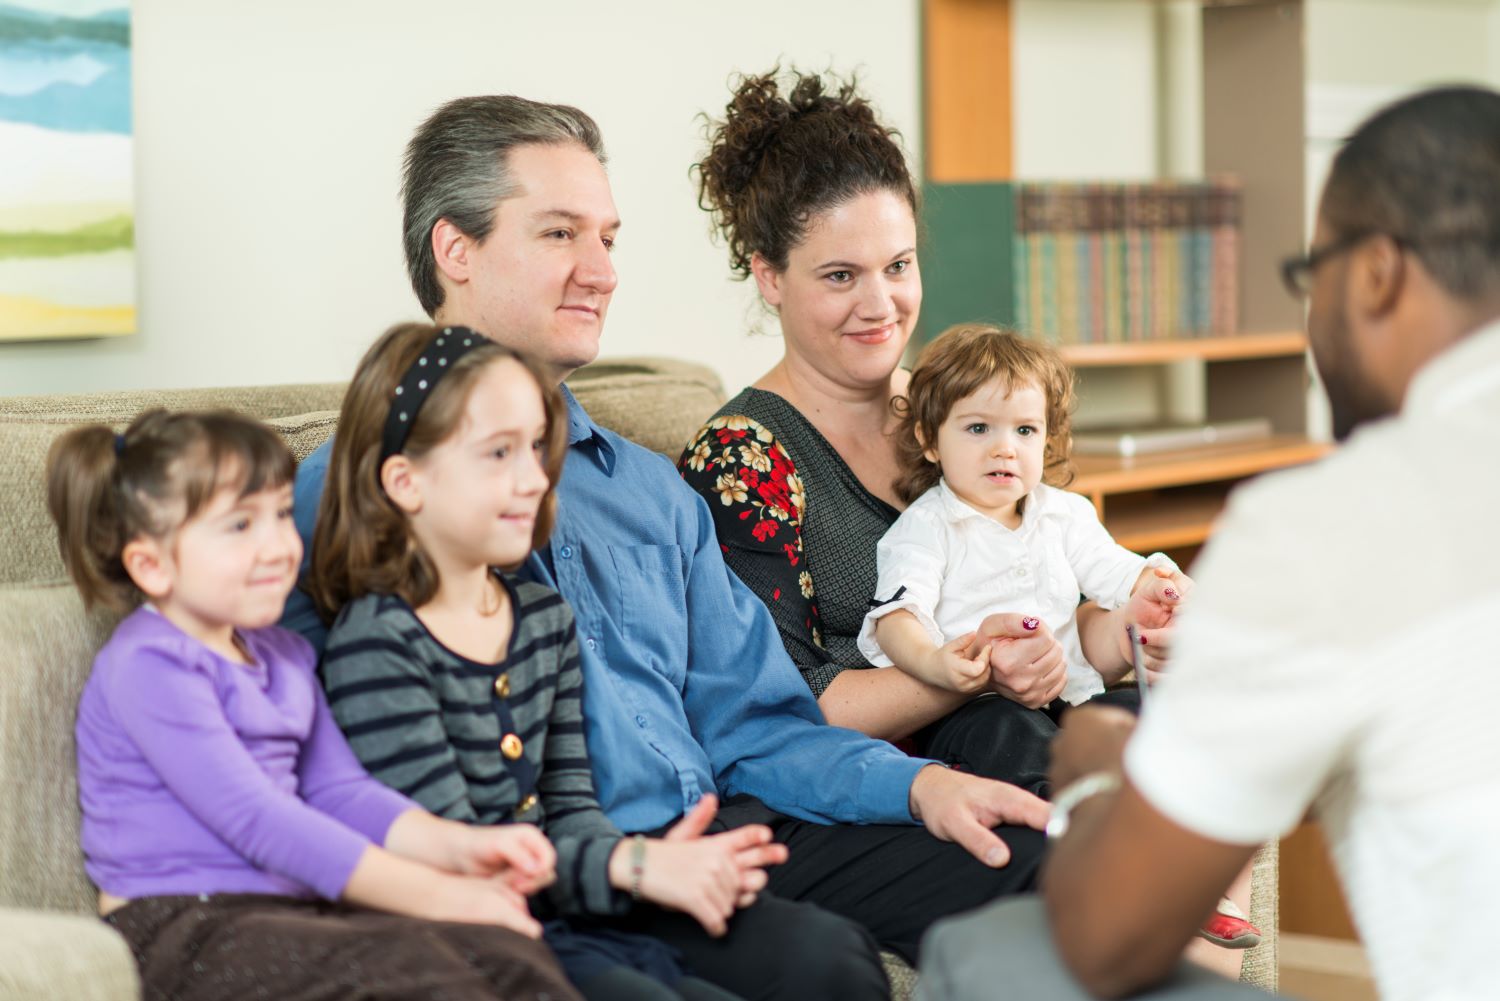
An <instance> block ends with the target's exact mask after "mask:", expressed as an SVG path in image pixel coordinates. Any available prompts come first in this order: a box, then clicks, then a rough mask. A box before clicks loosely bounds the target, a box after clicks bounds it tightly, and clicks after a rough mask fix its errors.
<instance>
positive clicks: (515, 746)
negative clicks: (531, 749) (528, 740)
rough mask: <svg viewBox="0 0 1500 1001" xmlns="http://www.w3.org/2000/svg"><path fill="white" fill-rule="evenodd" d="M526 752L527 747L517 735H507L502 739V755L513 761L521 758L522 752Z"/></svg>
mask: <svg viewBox="0 0 1500 1001" xmlns="http://www.w3.org/2000/svg"><path fill="white" fill-rule="evenodd" d="M524 750H526V745H525V744H523V743H521V738H520V737H517V736H516V735H515V734H513V733H507V734H506V735H505V736H504V737H501V738H500V753H501V754H503V755H505V756H506V757H507V758H509V759H510V760H511V761H514V760H516V759H517V758H519V757H520V756H521V752H522V751H524Z"/></svg>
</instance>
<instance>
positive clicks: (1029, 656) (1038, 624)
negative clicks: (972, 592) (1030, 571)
mask: <svg viewBox="0 0 1500 1001" xmlns="http://www.w3.org/2000/svg"><path fill="white" fill-rule="evenodd" d="M974 636H975V640H974V642H975V643H976V644H979V643H982V644H984V646H985V647H986V648H987V649H988V651H989V654H988V660H989V667H990V684H989V687H990V689H991V690H992V691H996V692H999V693H1000V694H1001V695H1003V696H1005V697H1006V698H1007V699H1010V700H1011V701H1012V702H1019V703H1020V704H1021V705H1023V706H1026V707H1027V708H1028V709H1040V708H1041V707H1042V706H1044V705H1046V704H1047V703H1049V702H1051V701H1052V700H1053V699H1055V698H1057V697H1058V696H1060V695H1061V694H1062V692H1063V688H1064V687H1065V686H1066V685H1067V683H1068V662H1067V658H1066V657H1064V655H1063V648H1062V644H1061V643H1059V642H1057V637H1056V636H1053V635H1052V630H1051V629H1050V628H1048V626H1047V623H1045V622H1043V621H1042V620H1041V619H1039V618H1036V617H1035V616H1030V615H1020V614H1017V613H1015V612H997V613H995V614H994V615H987V616H985V618H984V621H983V622H981V623H979V628H978V629H977V630H975V633H974ZM972 649H973V647H971V648H970V650H971V651H972Z"/></svg>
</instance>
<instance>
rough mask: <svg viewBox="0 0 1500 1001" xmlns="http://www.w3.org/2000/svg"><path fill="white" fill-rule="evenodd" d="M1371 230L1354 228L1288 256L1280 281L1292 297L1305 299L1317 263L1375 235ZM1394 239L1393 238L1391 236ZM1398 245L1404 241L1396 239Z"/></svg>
mask: <svg viewBox="0 0 1500 1001" xmlns="http://www.w3.org/2000/svg"><path fill="white" fill-rule="evenodd" d="M1375 235H1376V233H1375V232H1374V231H1373V230H1356V231H1355V232H1353V233H1349V234H1347V235H1346V236H1341V237H1339V238H1338V239H1337V240H1334V241H1333V242H1332V243H1326V244H1324V245H1323V246H1321V247H1314V248H1312V249H1309V250H1308V252H1307V253H1305V254H1297V255H1295V256H1292V257H1288V258H1286V259H1285V260H1283V261H1282V262H1281V283H1282V284H1283V285H1285V286H1286V290H1287V292H1289V293H1291V295H1292V296H1293V297H1294V298H1297V299H1305V298H1307V296H1308V295H1309V294H1310V293H1311V292H1312V286H1313V272H1314V271H1316V270H1317V268H1318V265H1319V264H1322V263H1323V262H1324V261H1327V260H1329V259H1330V258H1333V257H1337V256H1338V255H1339V254H1342V253H1344V252H1345V251H1348V250H1352V249H1353V248H1354V247H1356V246H1358V245H1359V244H1360V243H1362V242H1363V241H1365V240H1368V239H1369V238H1370V237H1372V236H1375ZM1393 239H1395V238H1393ZM1396 245H1397V246H1398V247H1404V246H1405V245H1406V241H1404V240H1401V239H1396Z"/></svg>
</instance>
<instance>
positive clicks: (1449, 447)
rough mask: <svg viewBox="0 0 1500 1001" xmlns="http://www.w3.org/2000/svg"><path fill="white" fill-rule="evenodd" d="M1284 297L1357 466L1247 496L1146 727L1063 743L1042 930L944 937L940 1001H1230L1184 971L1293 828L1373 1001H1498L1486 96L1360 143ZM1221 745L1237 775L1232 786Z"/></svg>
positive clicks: (1367, 134) (1499, 667)
mask: <svg viewBox="0 0 1500 1001" xmlns="http://www.w3.org/2000/svg"><path fill="white" fill-rule="evenodd" d="M1282 273H1283V276H1284V278H1285V279H1286V282H1287V285H1288V287H1289V288H1291V289H1292V290H1293V291H1294V292H1296V293H1298V294H1301V295H1307V296H1308V297H1309V298H1310V307H1309V311H1308V319H1307V327H1308V339H1309V342H1310V344H1311V347H1312V352H1313V358H1314V361H1315V362H1316V364H1317V368H1318V371H1319V373H1320V374H1321V376H1322V378H1323V383H1324V388H1325V389H1326V391H1327V393H1328V397H1329V401H1330V403H1331V404H1332V410H1333V424H1334V435H1335V437H1337V438H1338V439H1339V440H1341V441H1344V440H1345V439H1347V442H1346V443H1345V444H1344V446H1343V447H1342V448H1341V449H1339V450H1338V451H1337V452H1335V453H1334V454H1333V455H1331V456H1330V457H1328V458H1326V459H1324V460H1323V461H1321V462H1319V463H1317V464H1315V465H1313V466H1309V467H1304V468H1301V469H1296V470H1290V471H1286V472H1282V473H1278V474H1275V475H1273V476H1269V477H1266V478H1264V479H1262V480H1258V481H1256V482H1255V483H1253V484H1252V485H1249V486H1246V487H1244V488H1242V489H1240V490H1238V491H1236V493H1235V494H1234V496H1233V497H1232V499H1231V501H1230V503H1229V506H1228V510H1227V511H1226V513H1225V515H1224V516H1223V517H1222V518H1221V519H1220V522H1219V524H1218V527H1217V528H1216V530H1215V534H1214V537H1213V539H1212V540H1210V542H1209V543H1208V546H1207V548H1206V549H1205V551H1204V553H1203V555H1202V557H1201V558H1200V560H1199V562H1198V564H1197V566H1196V568H1195V569H1196V570H1197V578H1198V587H1197V589H1196V591H1195V593H1194V596H1193V610H1192V615H1191V616H1188V617H1185V618H1184V620H1183V624H1182V626H1181V628H1180V630H1179V634H1178V637H1177V639H1176V641H1175V644H1174V649H1173V659H1172V667H1171V670H1170V671H1169V672H1167V673H1165V674H1164V676H1163V679H1162V681H1161V683H1160V684H1159V685H1158V686H1157V688H1156V689H1155V690H1154V692H1153V697H1152V699H1151V703H1150V705H1149V706H1147V707H1146V709H1145V711H1144V713H1143V714H1142V716H1141V720H1140V724H1139V726H1136V723H1135V720H1134V718H1133V717H1131V716H1129V715H1127V714H1124V713H1120V712H1118V711H1117V710H1111V709H1105V708H1100V709H1095V708H1084V709H1080V710H1077V711H1075V712H1073V713H1070V714H1069V716H1068V718H1067V720H1066V721H1065V722H1064V725H1063V727H1062V732H1061V734H1060V736H1059V737H1058V738H1057V739H1056V740H1055V741H1054V742H1053V765H1052V773H1051V774H1052V780H1053V782H1054V783H1055V784H1056V785H1057V786H1058V787H1059V788H1060V789H1061V790H1062V791H1061V792H1059V793H1058V794H1057V796H1056V797H1055V799H1054V807H1053V817H1052V821H1051V822H1050V824H1049V834H1054V835H1056V837H1055V838H1054V842H1053V849H1052V851H1051V853H1050V855H1049V861H1048V862H1047V865H1046V869H1045V871H1044V874H1043V896H1044V899H1045V902H1046V916H1045V917H1046V918H1047V919H1050V920H1044V915H1043V914H1042V913H1041V909H1040V908H1039V907H1038V905H1037V904H1036V902H1035V901H1026V902H1022V905H1021V906H1020V907H1019V908H1017V907H1005V906H990V907H986V908H983V909H981V910H980V911H977V912H975V913H974V914H972V915H970V916H967V917H964V918H961V919H958V920H957V921H955V922H953V923H950V924H946V925H945V926H941V927H939V928H937V929H935V930H934V931H932V932H931V933H930V934H929V936H928V938H927V939H926V940H925V951H924V953H923V957H924V958H923V971H924V973H923V976H924V978H925V981H926V982H925V983H924V987H923V989H924V990H926V991H928V992H930V993H929V994H928V995H927V996H929V997H934V998H936V997H942V998H945V999H951V1001H967V999H970V998H979V997H984V996H987V994H988V992H989V991H990V990H991V989H992V985H993V984H994V982H995V979H996V977H997V976H998V975H1001V974H1002V973H1003V975H1004V976H1005V978H1006V980H1007V984H1008V985H1013V986H1014V987H1015V988H1016V989H1017V993H1016V996H1018V997H1028V998H1038V999H1071V998H1078V997H1082V996H1084V992H1085V991H1087V992H1088V993H1089V994H1092V995H1093V996H1098V997H1122V996H1125V995H1134V994H1136V993H1137V992H1139V991H1141V990H1142V989H1143V988H1147V987H1151V986H1153V985H1161V984H1163V983H1164V982H1167V981H1169V979H1170V978H1171V977H1173V975H1174V973H1175V975H1176V977H1177V978H1178V979H1177V981H1176V982H1175V983H1169V984H1168V986H1166V987H1164V988H1161V989H1159V990H1157V991H1153V992H1152V993H1151V994H1150V995H1149V996H1150V997H1153V998H1156V997H1161V998H1173V999H1178V998H1182V999H1186V998H1194V999H1196V998H1200V997H1226V998H1227V997H1231V996H1233V997H1239V994H1238V993H1237V992H1238V991H1239V990H1240V988H1239V987H1238V985H1232V984H1228V983H1224V982H1219V983H1212V982H1210V981H1202V982H1199V983H1190V982H1189V981H1190V980H1191V979H1192V974H1188V973H1184V972H1183V971H1181V970H1180V969H1178V967H1177V965H1176V963H1177V957H1178V956H1179V955H1180V953H1181V950H1182V945H1183V943H1184V942H1186V941H1188V940H1189V938H1190V936H1191V935H1192V933H1193V930H1194V928H1195V927H1196V925H1197V923H1198V922H1199V921H1201V920H1202V916H1203V915H1204V914H1205V913H1207V912H1208V911H1209V909H1210V908H1212V906H1213V901H1214V900H1215V898H1216V897H1217V895H1218V894H1219V893H1221V892H1222V891H1223V888H1224V886H1225V884H1226V883H1227V882H1228V881H1229V880H1230V879H1231V878H1232V877H1233V876H1234V874H1235V873H1237V872H1239V871H1240V869H1242V868H1243V866H1244V864H1245V862H1246V861H1247V860H1248V859H1249V858H1250V856H1251V854H1252V853H1253V852H1254V851H1255V848H1256V846H1257V845H1259V844H1261V843H1263V842H1266V841H1268V840H1270V839H1273V838H1277V837H1280V836H1282V835H1284V834H1286V833H1287V832H1289V831H1291V830H1292V829H1293V828H1294V827H1296V826H1297V824H1298V823H1299V822H1300V821H1301V820H1302V819H1303V818H1304V817H1305V816H1308V815H1311V816H1313V817H1314V818H1316V819H1317V820H1318V821H1319V822H1320V823H1321V825H1322V828H1323V831H1324V833H1325V834H1326V835H1327V838H1328V841H1329V847H1330V849H1331V852H1332V855H1333V859H1334V862H1335V865H1336V868H1337V870H1338V874H1339V878H1340V882H1341V883H1342V885H1343V888H1344V892H1345V896H1346V897H1347V899H1348V901H1349V904H1350V909H1351V912H1352V916H1353V918H1354V923H1355V925H1356V927H1357V929H1358V931H1359V934H1360V938H1361V939H1362V940H1363V942H1364V945H1365V947H1366V953H1367V955H1368V957H1369V962H1370V967H1371V970H1372V972H1373V974H1374V979H1375V981H1376V985H1377V988H1378V989H1379V991H1380V996H1381V997H1382V998H1384V999H1386V1001H1418V999H1432V1001H1438V999H1441V1001H1460V999H1463V1001H1467V999H1479V998H1495V997H1496V996H1497V995H1500V987H1497V984H1500V971H1497V969H1496V965H1495V958H1494V934H1493V932H1492V931H1491V928H1490V922H1489V917H1490V910H1491V908H1492V907H1493V906H1494V902H1495V900H1496V899H1497V897H1500V855H1497V853H1496V850H1495V846H1496V845H1497V844H1500V769H1497V767H1496V765H1497V762H1500V726H1496V723H1495V712H1496V708H1495V707H1496V706H1497V704H1500V652H1497V646H1496V643H1495V624H1496V623H1497V622H1500V574H1497V572H1496V568H1497V567H1500V527H1497V525H1496V518H1497V514H1500V93H1496V92H1495V91H1492V90H1488V89H1483V88H1477V87H1449V88H1443V89H1438V90H1432V91H1427V92H1424V93H1420V94H1417V95H1415V96H1413V97H1409V98H1406V99H1404V100H1402V101H1400V102H1398V103H1396V104H1394V105H1392V106H1390V107H1388V108H1386V109H1385V110H1383V111H1381V112H1379V113H1377V114H1376V115H1375V116H1374V117H1372V118H1371V119H1370V120H1368V121H1367V122H1365V123H1364V124H1362V125H1361V126H1360V127H1359V128H1358V129H1357V130H1356V131H1355V132H1354V134H1353V136H1351V137H1350V139H1349V140H1348V142H1347V143H1346V144H1345V145H1344V146H1343V148H1342V149H1341V150H1340V151H1339V153H1338V155H1337V156H1336V157H1335V159H1334V162H1333V167H1332V170H1331V172H1330V174H1329V177H1328V181H1327V184H1326V186H1325V188H1324V191H1323V198H1322V202H1321V204H1320V207H1319V212H1318V218H1317V226H1316V229H1315V231H1314V234H1313V239H1312V244H1311V248H1310V250H1309V251H1308V252H1307V253H1306V254H1303V255H1298V256H1297V257H1293V258H1290V259H1288V260H1287V261H1286V262H1285V263H1284V264H1283V267H1282ZM1225 746H1243V747H1248V748H1252V749H1253V751H1254V753H1253V754H1249V755H1245V756H1242V757H1240V758H1238V759H1236V760H1235V761H1234V763H1233V767H1232V768H1226V767H1225V766H1224V763H1223V761H1222V760H1221V759H1220V757H1219V755H1218V753H1217V751H1218V749H1220V748H1223V747H1225ZM1048 924H1050V929H1049V928H1048ZM1049 930H1050V936H1049V934H1048V932H1049ZM981 944H982V946H983V948H982V952H983V954H982V955H981V954H980V952H979V951H976V950H977V949H978V947H979V946H980V945H981Z"/></svg>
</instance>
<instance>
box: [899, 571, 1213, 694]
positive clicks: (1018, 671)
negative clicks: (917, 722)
mask: <svg viewBox="0 0 1500 1001" xmlns="http://www.w3.org/2000/svg"><path fill="white" fill-rule="evenodd" d="M1192 588H1193V581H1192V579H1191V578H1189V577H1188V576H1187V575H1186V574H1184V573H1182V572H1181V571H1178V570H1175V569H1172V568H1170V567H1148V568H1146V569H1145V570H1143V571H1141V575H1140V577H1139V578H1138V579H1137V580H1136V583H1135V586H1134V587H1133V588H1132V590H1131V594H1130V598H1129V600H1128V601H1127V602H1126V603H1125V605H1124V606H1122V607H1121V608H1119V609H1117V610H1115V611H1113V612H1108V613H1105V612H1098V613H1097V614H1101V615H1106V616H1107V617H1108V618H1109V624H1108V628H1109V630H1110V632H1111V634H1112V635H1113V636H1114V637H1115V646H1116V650H1115V651H1114V652H1115V653H1117V655H1118V656H1119V657H1120V659H1121V662H1122V663H1123V665H1124V667H1125V668H1127V669H1128V667H1129V666H1130V665H1131V663H1132V657H1131V649H1130V638H1129V635H1128V633H1127V632H1126V626H1130V625H1133V626H1135V628H1136V635H1137V637H1138V638H1139V639H1140V641H1141V644H1142V646H1141V659H1142V663H1143V664H1144V665H1145V667H1146V673H1147V680H1149V681H1155V680H1156V677H1157V675H1158V674H1159V673H1160V672H1161V670H1162V669H1163V668H1164V667H1165V666H1166V662H1167V657H1168V655H1169V652H1170V648H1171V638H1172V630H1173V627H1174V626H1175V625H1176V617H1177V615H1178V613H1179V612H1180V611H1181V608H1182V605H1183V603H1184V602H1185V601H1186V600H1187V597H1188V594H1189V593H1190V592H1191V591H1192ZM1085 652H1086V653H1087V652H1089V651H1088V650H1087V649H1086V650H1085ZM927 658H928V660H927V664H926V665H925V670H924V671H923V674H924V675H925V676H926V677H928V678H932V679H938V680H939V682H940V683H941V684H942V685H943V687H946V688H950V689H952V690H953V691H956V692H962V693H964V694H978V693H980V692H985V691H993V692H997V693H998V694H1000V695H1003V696H1004V697H1006V698H1008V699H1010V700H1011V701H1013V702H1018V703H1020V704H1021V705H1023V706H1026V707H1027V708H1029V709H1039V708H1041V707H1042V706H1045V705H1047V704H1048V703H1049V702H1051V701H1052V700H1053V699H1056V698H1058V697H1059V696H1060V695H1062V692H1063V688H1064V687H1065V686H1066V685H1067V681H1068V668H1067V658H1066V657H1065V656H1064V653H1063V648H1062V644H1061V643H1059V642H1058V641H1057V637H1056V636H1054V635H1053V633H1052V630H1051V629H1050V628H1049V627H1048V625H1047V623H1046V622H1045V621H1043V620H1042V619H1040V618H1038V617H1035V616H1029V615H1023V614H1020V613H1017V612H997V613H995V614H993V615H988V616H986V617H985V618H984V620H983V621H982V622H980V624H979V627H978V628H977V629H975V630H974V631H973V632H969V633H965V634H964V635H962V636H959V637H956V638H955V639H953V640H950V641H949V642H947V643H944V644H943V645H942V646H939V647H935V648H933V649H932V650H931V651H930V652H929V653H928V654H927ZM1101 673H1106V672H1101Z"/></svg>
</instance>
